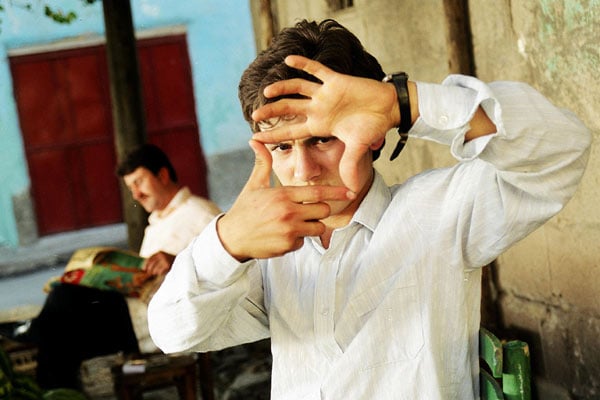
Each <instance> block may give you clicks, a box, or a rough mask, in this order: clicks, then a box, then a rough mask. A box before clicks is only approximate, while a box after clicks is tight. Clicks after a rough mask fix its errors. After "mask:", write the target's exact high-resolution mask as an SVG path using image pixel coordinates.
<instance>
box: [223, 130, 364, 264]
mask: <svg viewBox="0 0 600 400" xmlns="http://www.w3.org/2000/svg"><path fill="white" fill-rule="evenodd" d="M250 147H251V148H252V150H253V151H254V154H255V156H256V160H255V165H254V169H253V170H252V173H251V174H250V178H248V182H247V183H246V185H245V186H244V189H243V190H242V191H241V193H240V195H239V197H238V198H237V200H236V201H235V203H234V204H233V206H232V207H231V209H230V210H229V212H227V213H226V214H225V215H224V216H223V217H221V218H220V219H219V221H218V222H217V231H218V234H219V238H220V239H221V242H222V243H223V246H224V247H225V249H226V250H227V251H228V252H229V254H231V255H232V256H233V257H235V258H236V259H237V260H239V261H244V260H247V259H251V258H268V257H275V256H280V255H283V254H285V253H287V252H289V251H293V250H296V249H298V248H300V247H302V244H303V243H304V237H305V236H319V235H321V234H322V233H323V232H324V231H325V225H324V224H323V223H322V222H320V221H319V220H321V219H324V218H327V217H328V216H329V214H330V208H329V205H328V204H326V203H325V201H336V200H338V201H340V200H351V199H353V198H354V193H352V192H350V191H349V190H348V189H347V188H345V187H334V186H285V187H274V188H273V187H271V184H270V177H271V165H272V158H271V153H270V152H269V151H268V150H267V148H266V147H265V145H264V144H262V143H260V142H257V141H255V140H251V141H250Z"/></svg>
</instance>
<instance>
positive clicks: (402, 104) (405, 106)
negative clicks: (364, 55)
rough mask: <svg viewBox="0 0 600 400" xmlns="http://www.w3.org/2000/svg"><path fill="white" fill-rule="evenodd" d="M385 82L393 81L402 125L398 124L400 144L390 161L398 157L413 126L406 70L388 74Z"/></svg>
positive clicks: (384, 79)
mask: <svg viewBox="0 0 600 400" xmlns="http://www.w3.org/2000/svg"><path fill="white" fill-rule="evenodd" d="M383 82H387V83H392V84H393V85H394V88H395V89H396V96H397V97H398V106H399V108H400V125H399V126H398V135H400V139H398V144H397V145H396V148H395V149H394V151H393V152H392V155H391V156H390V161H392V160H394V159H395V158H396V157H398V154H400V152H401V151H402V149H403V148H404V145H405V144H406V140H407V139H408V131H409V130H410V127H411V122H412V121H411V116H410V100H409V97H408V84H407V82H408V75H407V74H406V72H395V73H393V74H389V75H386V77H385V78H383Z"/></svg>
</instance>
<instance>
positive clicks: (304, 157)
mask: <svg viewBox="0 0 600 400" xmlns="http://www.w3.org/2000/svg"><path fill="white" fill-rule="evenodd" d="M319 171H320V168H319V165H318V164H317V163H316V162H315V160H314V159H313V157H312V155H311V154H310V151H308V149H306V148H304V147H300V148H299V149H298V150H297V151H296V158H295V165H294V178H295V179H296V180H298V181H300V182H310V181H311V180H312V179H314V178H315V177H317V176H318V175H319Z"/></svg>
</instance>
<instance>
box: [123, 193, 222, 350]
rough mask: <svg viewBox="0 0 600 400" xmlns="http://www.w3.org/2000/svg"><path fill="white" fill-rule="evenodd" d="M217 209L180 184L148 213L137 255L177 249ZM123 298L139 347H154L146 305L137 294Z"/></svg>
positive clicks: (201, 226)
mask: <svg viewBox="0 0 600 400" xmlns="http://www.w3.org/2000/svg"><path fill="white" fill-rule="evenodd" d="M219 212H220V210H219V208H218V207H217V205H216V204H214V203H213V202H212V201H210V200H207V199H204V198H202V197H199V196H195V195H193V194H192V193H191V191H190V190H189V189H188V188H187V187H182V188H181V189H179V191H178V192H177V193H176V194H175V196H174V197H173V198H172V199H171V201H170V202H169V204H168V205H167V207H165V208H164V209H163V210H161V211H153V212H152V213H151V214H150V215H149V216H148V226H146V229H145V230H144V238H143V240H142V245H141V247H140V256H142V257H145V258H147V257H150V256H151V255H153V254H155V253H158V252H159V251H164V252H165V253H169V254H177V253H179V252H180V251H181V250H183V249H184V248H185V247H186V246H187V245H188V244H189V243H190V242H191V241H192V239H193V238H195V237H196V236H197V235H198V234H199V233H200V231H202V229H204V227H205V226H206V225H207V224H208V223H209V222H210V221H211V220H212V219H213V218H214V217H215V215H217V214H218V213H219ZM126 299H127V306H128V308H129V315H130V316H131V322H132V324H133V330H134V332H135V335H136V337H137V340H138V345H139V347H140V350H141V351H142V352H146V353H148V352H153V351H156V350H157V348H156V345H155V344H154V342H153V341H152V339H151V338H150V334H149V332H148V318H147V314H148V305H147V304H146V303H144V302H143V301H141V300H139V299H137V298H133V297H126Z"/></svg>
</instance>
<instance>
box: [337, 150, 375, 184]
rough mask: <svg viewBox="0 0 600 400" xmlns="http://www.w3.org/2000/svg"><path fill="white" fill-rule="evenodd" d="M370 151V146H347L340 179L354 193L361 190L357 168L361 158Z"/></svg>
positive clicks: (341, 165) (342, 159) (342, 160)
mask: <svg viewBox="0 0 600 400" xmlns="http://www.w3.org/2000/svg"><path fill="white" fill-rule="evenodd" d="M368 150H369V149H368V146H366V145H364V146H357V147H352V146H348V145H346V148H345V150H344V154H343V155H342V158H341V159H340V166H339V168H340V177H341V178H342V182H344V184H345V185H346V187H347V188H348V189H350V190H351V191H353V192H358V191H359V190H360V181H359V178H358V170H357V167H358V165H360V160H361V158H362V157H363V156H364V154H365V153H366V152H367V151H368Z"/></svg>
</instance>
